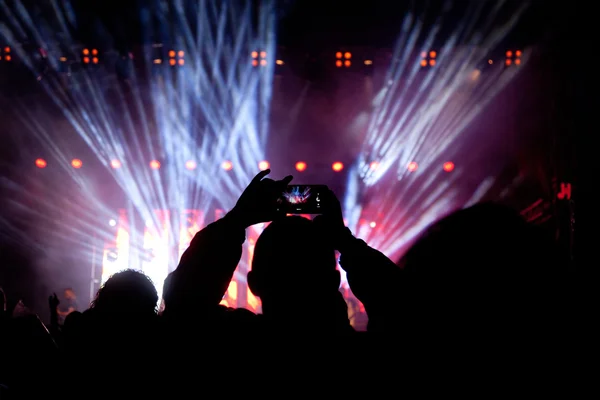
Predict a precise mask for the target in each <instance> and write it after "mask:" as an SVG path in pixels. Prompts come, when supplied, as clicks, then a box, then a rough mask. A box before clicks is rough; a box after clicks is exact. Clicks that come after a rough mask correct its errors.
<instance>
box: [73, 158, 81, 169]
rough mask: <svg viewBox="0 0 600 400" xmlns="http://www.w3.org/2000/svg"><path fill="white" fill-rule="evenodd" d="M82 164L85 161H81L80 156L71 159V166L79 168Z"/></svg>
mask: <svg viewBox="0 0 600 400" xmlns="http://www.w3.org/2000/svg"><path fill="white" fill-rule="evenodd" d="M82 165H83V163H82V162H81V160H80V159H79V158H74V159H73V160H72V161H71V166H72V167H73V168H77V169H79V168H81V166H82Z"/></svg>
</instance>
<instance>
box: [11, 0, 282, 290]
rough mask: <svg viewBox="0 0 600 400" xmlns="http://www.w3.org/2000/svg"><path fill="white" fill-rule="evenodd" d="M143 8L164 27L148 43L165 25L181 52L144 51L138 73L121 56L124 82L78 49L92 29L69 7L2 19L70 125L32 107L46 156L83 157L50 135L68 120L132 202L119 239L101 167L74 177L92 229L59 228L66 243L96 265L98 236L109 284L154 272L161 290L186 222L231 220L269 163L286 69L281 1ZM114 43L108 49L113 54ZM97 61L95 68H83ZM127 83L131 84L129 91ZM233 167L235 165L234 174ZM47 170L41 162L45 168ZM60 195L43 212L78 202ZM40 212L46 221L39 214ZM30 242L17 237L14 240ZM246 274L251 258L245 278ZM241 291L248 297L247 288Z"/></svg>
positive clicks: (156, 30)
mask: <svg viewBox="0 0 600 400" xmlns="http://www.w3.org/2000/svg"><path fill="white" fill-rule="evenodd" d="M142 3H143V2H142ZM192 3H193V4H192ZM142 7H145V8H142V9H140V10H139V11H140V13H141V14H144V13H147V14H148V15H154V16H155V18H150V19H148V20H146V21H145V22H144V24H143V25H144V26H143V27H142V28H143V29H142V30H143V31H144V32H145V34H147V35H148V37H161V38H162V37H164V35H162V32H163V26H162V25H161V26H158V25H154V21H162V22H164V23H167V24H169V25H170V26H171V27H172V29H171V31H170V35H169V38H170V39H167V38H165V39H164V40H165V41H168V40H171V42H165V43H155V44H156V46H155V45H150V44H149V45H148V46H147V48H143V49H141V50H140V51H139V52H137V50H132V51H136V55H135V57H136V59H135V64H134V60H133V56H132V55H130V54H128V53H125V54H122V55H120V57H117V58H118V63H120V66H121V67H122V71H121V72H119V73H122V74H124V75H126V76H118V75H117V72H115V71H116V68H115V66H114V65H109V64H110V62H112V61H111V59H110V57H109V54H108V53H107V55H106V58H105V54H104V52H97V54H93V50H94V49H91V47H84V49H87V54H84V53H83V51H82V48H81V46H80V45H79V44H78V43H74V42H71V40H72V37H74V33H75V32H71V29H72V28H71V27H75V26H78V25H79V24H81V23H83V22H82V21H78V20H76V18H77V16H76V15H74V14H73V13H71V12H70V11H69V10H71V5H70V3H69V1H68V0H67V1H65V2H63V3H61V7H56V8H53V9H52V8H51V9H49V10H54V12H55V14H54V15H53V14H52V11H50V12H49V13H37V12H35V11H30V10H29V9H28V8H27V7H25V6H24V7H21V8H20V9H19V13H18V14H14V15H10V16H9V18H7V19H6V20H3V24H4V25H3V36H5V37H7V38H8V41H9V42H13V43H14V45H15V46H12V47H13V48H15V49H17V48H18V49H19V50H18V52H17V53H18V54H17V55H18V57H19V60H20V61H22V62H23V64H24V67H25V68H29V69H30V70H31V72H32V73H34V74H35V76H36V77H38V81H39V83H38V84H39V85H40V86H41V87H42V88H43V90H45V92H46V93H47V95H48V98H49V99H50V100H51V101H52V102H53V103H54V105H55V106H56V107H57V109H59V110H60V111H61V114H62V115H60V116H58V115H52V116H50V115H49V116H48V117H47V120H44V121H42V120H40V118H39V117H38V116H37V115H34V110H33V109H32V108H29V107H23V109H22V110H21V112H20V113H19V114H20V115H18V117H19V118H20V119H22V120H23V123H24V125H25V126H26V127H27V129H28V130H29V133H31V136H34V137H36V138H38V139H39V141H40V144H41V145H42V146H43V148H44V149H47V151H48V153H49V155H48V157H47V158H46V160H47V162H48V163H54V164H56V165H59V166H62V167H65V166H66V167H68V166H69V163H70V162H71V161H70V160H71V157H69V154H79V153H78V151H79V149H78V148H77V147H76V146H75V145H74V144H73V142H74V141H68V140H66V139H61V138H60V137H57V135H55V134H54V133H53V129H50V128H49V127H50V126H56V122H57V121H58V120H60V121H58V122H59V123H61V124H62V125H61V127H60V129H59V130H60V131H65V130H70V132H69V135H67V134H65V135H63V136H64V137H65V138H66V137H73V136H78V137H79V139H80V142H82V143H84V144H85V145H86V146H87V147H88V150H90V152H91V153H93V154H95V156H96V157H97V158H98V160H99V161H100V164H101V165H102V166H104V168H105V169H106V171H107V172H108V173H109V174H110V175H111V176H112V178H113V179H114V183H115V186H116V187H118V188H119V189H120V190H122V191H123V192H124V193H125V198H126V199H125V203H124V204H122V205H121V206H122V207H123V208H127V209H128V210H129V211H128V213H129V214H128V218H129V217H131V220H128V221H125V222H127V223H125V222H123V221H121V219H118V220H117V225H116V226H117V229H116V233H115V229H113V227H110V226H107V223H106V221H108V220H110V218H111V217H113V216H114V214H115V211H116V210H115V209H114V207H115V206H114V205H113V204H110V206H109V204H108V203H109V201H108V199H109V197H110V196H109V193H110V191H109V190H98V188H96V187H93V183H92V181H93V179H91V178H93V176H92V173H93V171H91V169H92V168H91V165H92V164H93V163H91V162H90V163H88V162H87V161H86V167H87V166H88V164H89V165H90V168H86V174H87V173H88V172H89V174H90V176H87V175H86V174H81V173H78V174H76V173H75V172H76V171H74V170H73V169H72V168H66V169H67V170H68V171H66V174H67V175H66V179H68V180H72V181H73V182H74V183H75V184H77V185H78V187H80V188H82V189H83V190H81V191H80V193H78V196H82V197H84V199H82V200H81V202H80V203H81V204H79V203H77V204H78V207H73V208H74V210H75V211H76V212H77V213H78V214H77V217H78V218H79V219H80V221H85V222H81V224H82V225H84V228H73V227H72V226H71V225H72V218H69V219H65V220H64V221H57V223H59V224H60V225H61V229H62V230H64V231H65V237H68V238H69V239H68V240H71V241H73V242H77V241H79V244H80V245H81V246H82V247H83V248H84V249H85V252H87V253H88V258H89V259H90V260H91V259H93V257H94V256H93V254H95V251H97V250H98V249H94V248H91V247H90V245H89V243H88V241H87V240H84V239H83V238H89V237H90V236H91V235H95V236H96V237H98V238H102V239H103V240H104V239H105V240H108V241H109V242H111V241H112V244H111V246H112V248H111V250H110V251H108V250H107V251H105V252H104V253H102V256H103V265H105V266H106V268H105V270H104V271H103V273H102V281H104V280H105V279H106V278H108V276H109V275H110V274H112V273H114V272H117V271H118V270H120V269H124V268H128V267H131V268H141V269H143V268H142V267H143V266H146V267H147V269H148V271H149V274H151V278H152V279H153V281H154V283H155V284H156V286H157V288H158V289H159V291H160V290H161V289H162V281H161V279H162V278H163V277H164V276H166V275H165V274H166V273H168V271H169V269H172V268H173V267H174V266H175V265H176V264H177V251H172V250H173V249H177V248H179V246H180V245H186V242H185V241H183V242H180V239H179V233H180V232H178V226H179V223H178V221H179V220H180V219H181V218H183V216H182V215H183V214H182V213H183V211H185V210H186V209H195V210H200V211H203V212H204V211H207V210H208V209H209V208H218V209H220V210H229V209H231V208H232V207H233V205H234V204H235V201H236V200H237V197H238V196H239V194H240V193H241V192H242V191H243V189H244V188H245V187H246V185H247V184H248V182H249V181H250V180H251V179H252V177H254V175H255V174H256V173H257V166H258V165H259V163H260V162H261V161H262V160H265V158H266V157H265V148H266V144H267V142H268V131H269V118H268V116H269V114H270V99H271V93H272V83H273V72H274V67H275V65H276V64H275V59H272V57H273V55H275V54H276V51H275V44H276V42H275V39H276V35H275V29H274V28H275V22H276V20H275V18H276V13H275V3H274V2H273V1H270V0H267V1H262V2H260V4H259V5H258V6H256V7H255V6H251V4H250V3H248V2H233V3H230V2H221V1H217V0H208V1H203V2H190V4H188V5H187V6H185V7H184V4H183V3H181V2H174V3H173V4H171V5H170V6H169V7H158V6H155V4H154V3H153V2H150V3H143V5H142ZM7 10H8V8H7ZM67 21H68V23H67ZM162 22H161V23H162ZM46 27H57V29H58V30H60V32H61V40H60V41H57V40H56V37H54V36H53V35H54V34H55V32H51V31H49V30H48V29H46ZM100 30H102V28H101V27H100ZM113 39H114V38H103V40H104V41H105V42H106V43H111V42H113V41H114V40H113ZM18 42H27V43H38V44H39V45H40V47H42V46H43V47H44V50H45V53H47V60H46V61H47V66H45V67H44V69H43V72H42V73H40V69H39V65H38V64H39V54H38V52H35V54H33V53H31V54H29V53H27V51H25V50H24V49H23V46H21V45H18ZM13 43H11V45H12V44H13ZM163 49H164V50H163ZM247 49H256V53H257V54H256V57H257V60H259V61H260V64H261V65H262V67H261V68H252V66H251V65H249V63H246V62H245V61H242V60H247V57H248V50H247ZM113 55H114V54H113ZM111 57H112V55H111ZM93 58H97V59H98V61H99V62H98V64H99V66H98V67H97V68H90V67H93V65H92V63H93ZM62 59H65V60H66V59H68V61H69V68H71V69H68V70H67V69H65V68H66V66H65V64H66V63H65V62H63V61H62ZM86 59H87V64H89V65H87V66H85V68H76V67H78V66H80V65H82V64H84V63H85V60H86ZM271 59H272V61H271ZM163 60H164V61H168V62H163ZM170 64H173V66H171V65H170ZM140 65H145V68H146V71H142V73H141V74H139V76H138V73H137V71H138V68H139V66H140ZM67 71H68V73H67ZM123 71H125V72H123ZM123 77H124V78H126V80H127V85H121V82H120V79H121V78H123ZM46 160H44V162H46ZM150 160H151V161H150ZM159 160H160V161H159ZM186 160H188V161H190V160H195V161H194V162H197V163H198V164H199V165H201V166H202V168H198V167H196V168H195V169H193V170H194V173H193V174H191V173H190V170H191V169H190V168H189V167H190V166H191V163H189V162H186ZM223 160H227V162H226V163H225V165H224V166H223V167H225V168H222V165H221V163H222V162H223ZM80 161H81V160H80ZM121 163H122V164H121ZM161 163H162V165H161ZM38 164H41V162H37V161H36V166H37V165H38ZM54 164H53V165H54ZM77 164H78V165H79V166H81V165H82V164H83V163H81V164H79V163H77ZM234 166H235V168H233V167H234ZM149 167H150V168H149ZM88 170H90V171H88ZM159 170H160V173H158V172H159ZM88 189H89V190H88ZM51 194H52V196H47V198H42V197H41V196H39V199H38V200H37V201H39V202H40V203H41V202H44V204H43V206H44V209H48V210H50V211H53V210H54V209H55V208H57V209H62V208H59V207H58V206H56V205H55V204H61V202H62V203H66V204H70V202H72V200H71V199H70V198H68V197H67V196H70V195H68V194H67V193H66V192H65V193H51ZM86 196H87V197H86ZM102 196H105V198H102ZM31 197H32V198H35V196H31ZM49 198H52V199H53V201H54V203H52V202H51V201H50V200H49ZM59 200H60V201H59ZM70 205H72V204H70ZM24 207H25V208H26V207H27V206H24ZM63 208H65V207H63ZM155 210H168V211H169V218H172V219H173V221H169V223H168V224H166V225H161V224H159V222H160V221H159V220H160V218H162V217H160V218H159V215H157V214H156V212H155ZM30 212H31V213H37V212H39V211H38V210H36V209H35V208H34V207H31V209H30ZM134 216H135V218H133V217H134ZM91 221H95V222H91ZM137 221H144V222H147V224H145V223H144V222H142V224H141V225H143V226H142V227H139V226H137V225H138V222H137ZM129 222H131V225H129ZM145 225H148V226H147V227H146V226H145ZM163 228H164V229H163ZM146 230H149V231H150V233H149V234H150V235H151V236H152V239H150V238H149V237H148V235H147V234H146ZM21 234H23V233H22V232H19V233H14V232H13V236H14V237H18V236H19V235H21ZM115 235H116V236H115ZM157 235H158V236H159V237H158V238H157V237H156V236H157ZM113 236H114V237H113ZM78 238H80V239H78ZM144 238H145V239H144ZM117 244H118V246H117ZM151 246H154V248H153V249H151V250H152V254H154V256H153V257H154V258H153V260H159V261H152V262H151V263H150V264H148V262H147V261H144V260H145V258H144V256H143V254H144V253H143V251H142V250H143V249H146V248H149V247H151ZM115 247H120V248H119V249H117V250H115V249H114V248H115ZM124 247H127V251H125V250H124ZM100 250H101V249H100ZM98 253H100V252H98ZM124 253H127V254H128V255H129V256H130V257H129V256H128V257H125V256H124V255H123V254H124ZM115 256H116V258H115ZM88 264H90V265H91V262H89V263H88V262H86V265H88ZM142 264H143V265H142ZM246 267H247V260H245V259H244V260H242V262H241V263H240V268H242V269H244V268H246ZM236 279H238V281H239V282H242V281H243V280H244V279H245V275H244V274H238V275H236ZM239 287H240V290H245V285H242V284H240V285H239ZM244 297H245V296H244Z"/></svg>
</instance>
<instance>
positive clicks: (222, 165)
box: [221, 161, 233, 171]
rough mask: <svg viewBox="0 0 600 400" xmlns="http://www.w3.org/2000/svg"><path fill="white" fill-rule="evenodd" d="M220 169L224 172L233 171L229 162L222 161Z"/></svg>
mask: <svg viewBox="0 0 600 400" xmlns="http://www.w3.org/2000/svg"><path fill="white" fill-rule="evenodd" d="M221 168H223V169H224V170H225V171H231V170H232V169H233V164H232V163H231V161H223V163H222V164H221Z"/></svg>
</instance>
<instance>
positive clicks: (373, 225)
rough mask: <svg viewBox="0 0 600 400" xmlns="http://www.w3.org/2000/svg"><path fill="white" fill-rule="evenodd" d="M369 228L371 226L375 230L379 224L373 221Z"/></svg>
mask: <svg viewBox="0 0 600 400" xmlns="http://www.w3.org/2000/svg"><path fill="white" fill-rule="evenodd" d="M369 226H370V227H371V228H375V227H376V226H377V222H375V221H371V223H370V224H369Z"/></svg>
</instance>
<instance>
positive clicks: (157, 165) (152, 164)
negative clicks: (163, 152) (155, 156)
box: [150, 160, 160, 169]
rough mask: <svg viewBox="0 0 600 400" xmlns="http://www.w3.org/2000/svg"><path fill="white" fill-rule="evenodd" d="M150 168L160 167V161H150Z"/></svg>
mask: <svg viewBox="0 0 600 400" xmlns="http://www.w3.org/2000/svg"><path fill="white" fill-rule="evenodd" d="M150 168H152V169H159V168H160V162H159V161H158V160H152V161H150Z"/></svg>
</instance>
